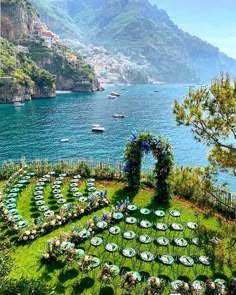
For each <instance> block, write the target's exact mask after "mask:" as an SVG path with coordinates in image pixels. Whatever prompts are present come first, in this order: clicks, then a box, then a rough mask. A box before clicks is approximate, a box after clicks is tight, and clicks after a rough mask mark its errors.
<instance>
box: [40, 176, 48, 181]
mask: <svg viewBox="0 0 236 295" xmlns="http://www.w3.org/2000/svg"><path fill="white" fill-rule="evenodd" d="M39 182H48V178H47V177H42V178H40V179H39Z"/></svg>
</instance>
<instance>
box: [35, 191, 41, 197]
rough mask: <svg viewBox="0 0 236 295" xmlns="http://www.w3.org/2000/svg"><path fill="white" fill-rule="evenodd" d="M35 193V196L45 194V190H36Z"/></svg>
mask: <svg viewBox="0 0 236 295" xmlns="http://www.w3.org/2000/svg"><path fill="white" fill-rule="evenodd" d="M34 195H35V196H39V195H43V192H42V191H35V192H34Z"/></svg>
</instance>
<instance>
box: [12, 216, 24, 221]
mask: <svg viewBox="0 0 236 295" xmlns="http://www.w3.org/2000/svg"><path fill="white" fill-rule="evenodd" d="M12 219H13V221H15V222H16V221H20V220H22V219H23V217H22V215H14V216H13V217H12Z"/></svg>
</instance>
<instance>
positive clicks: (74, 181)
mask: <svg viewBox="0 0 236 295" xmlns="http://www.w3.org/2000/svg"><path fill="white" fill-rule="evenodd" d="M78 182H79V181H78V179H71V181H70V183H76V184H77V185H78Z"/></svg>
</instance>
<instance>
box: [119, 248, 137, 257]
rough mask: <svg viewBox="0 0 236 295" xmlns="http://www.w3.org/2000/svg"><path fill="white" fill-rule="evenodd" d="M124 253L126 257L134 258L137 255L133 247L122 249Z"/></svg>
mask: <svg viewBox="0 0 236 295" xmlns="http://www.w3.org/2000/svg"><path fill="white" fill-rule="evenodd" d="M122 254H123V255H124V256H125V257H128V258H132V257H134V256H135V255H136V251H135V250H134V249H133V248H125V249H123V250H122Z"/></svg>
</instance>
